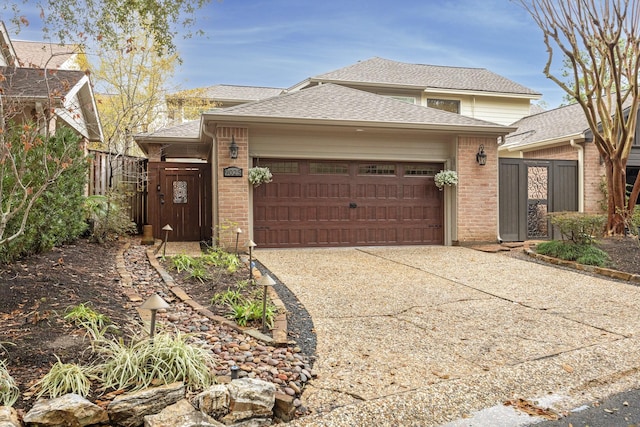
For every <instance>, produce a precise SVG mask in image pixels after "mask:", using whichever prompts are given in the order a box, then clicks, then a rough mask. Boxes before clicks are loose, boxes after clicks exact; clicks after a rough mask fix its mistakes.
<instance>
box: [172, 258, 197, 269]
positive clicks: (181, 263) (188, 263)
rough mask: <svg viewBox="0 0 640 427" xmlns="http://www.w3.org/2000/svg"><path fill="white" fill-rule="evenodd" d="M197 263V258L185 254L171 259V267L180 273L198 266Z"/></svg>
mask: <svg viewBox="0 0 640 427" xmlns="http://www.w3.org/2000/svg"><path fill="white" fill-rule="evenodd" d="M196 263H197V261H196V259H195V258H193V257H191V256H189V255H185V254H180V255H176V256H173V257H171V265H172V266H173V268H175V269H176V271H177V272H178V273H180V272H182V271H189V270H190V269H191V268H193V266H194V265H196Z"/></svg>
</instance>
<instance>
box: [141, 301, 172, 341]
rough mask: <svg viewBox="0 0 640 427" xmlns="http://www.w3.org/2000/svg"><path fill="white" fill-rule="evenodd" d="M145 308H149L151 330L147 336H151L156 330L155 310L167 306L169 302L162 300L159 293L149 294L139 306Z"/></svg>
mask: <svg viewBox="0 0 640 427" xmlns="http://www.w3.org/2000/svg"><path fill="white" fill-rule="evenodd" d="M140 308H143V309H145V310H151V326H150V327H151V330H150V331H149V337H150V338H153V335H154V334H155V331H156V312H157V311H158V310H160V309H163V308H169V303H168V302H166V301H165V300H163V299H162V298H161V297H160V295H158V294H153V295H151V296H150V297H149V298H148V299H147V300H146V301H145V302H144V303H143V304H142V305H141V306H140Z"/></svg>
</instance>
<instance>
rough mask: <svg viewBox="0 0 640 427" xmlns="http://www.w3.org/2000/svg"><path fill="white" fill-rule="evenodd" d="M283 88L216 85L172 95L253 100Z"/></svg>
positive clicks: (233, 100) (220, 99) (270, 94)
mask: <svg viewBox="0 0 640 427" xmlns="http://www.w3.org/2000/svg"><path fill="white" fill-rule="evenodd" d="M283 90H284V89H282V88H277V87H260V86H237V85H214V86H208V87H205V88H202V89H189V90H186V91H180V92H176V93H174V94H172V95H170V96H171V97H178V98H179V97H180V96H181V95H184V96H186V97H193V96H194V95H197V96H198V97H201V98H207V99H212V100H216V101H231V102H251V101H257V100H259V99H264V98H270V97H272V96H277V95H280V94H281V93H282V91H283Z"/></svg>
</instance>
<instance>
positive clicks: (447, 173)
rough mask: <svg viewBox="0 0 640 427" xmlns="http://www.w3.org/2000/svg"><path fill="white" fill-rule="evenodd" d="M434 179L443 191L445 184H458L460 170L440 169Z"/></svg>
mask: <svg viewBox="0 0 640 427" xmlns="http://www.w3.org/2000/svg"><path fill="white" fill-rule="evenodd" d="M433 180H434V181H435V183H436V187H438V188H439V189H440V191H442V189H443V188H444V186H445V185H448V186H455V185H458V172H456V171H452V170H444V171H440V172H438V173H437V174H436V176H434V177H433Z"/></svg>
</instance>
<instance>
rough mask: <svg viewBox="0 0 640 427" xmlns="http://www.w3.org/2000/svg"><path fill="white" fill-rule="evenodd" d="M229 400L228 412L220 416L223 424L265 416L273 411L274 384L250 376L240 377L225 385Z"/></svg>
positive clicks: (268, 415)
mask: <svg viewBox="0 0 640 427" xmlns="http://www.w3.org/2000/svg"><path fill="white" fill-rule="evenodd" d="M227 389H228V390H229V394H230V395H231V402H230V404H229V411H230V412H229V414H227V415H225V416H224V417H223V418H222V420H221V421H222V422H223V423H225V424H227V425H228V424H234V423H237V422H240V421H245V420H248V419H251V418H267V417H271V416H272V415H273V413H272V412H271V410H272V409H273V405H274V404H275V393H276V386H275V385H274V384H272V383H269V382H266V381H261V380H256V379H252V378H241V379H238V380H235V381H231V383H230V384H228V385H227Z"/></svg>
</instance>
